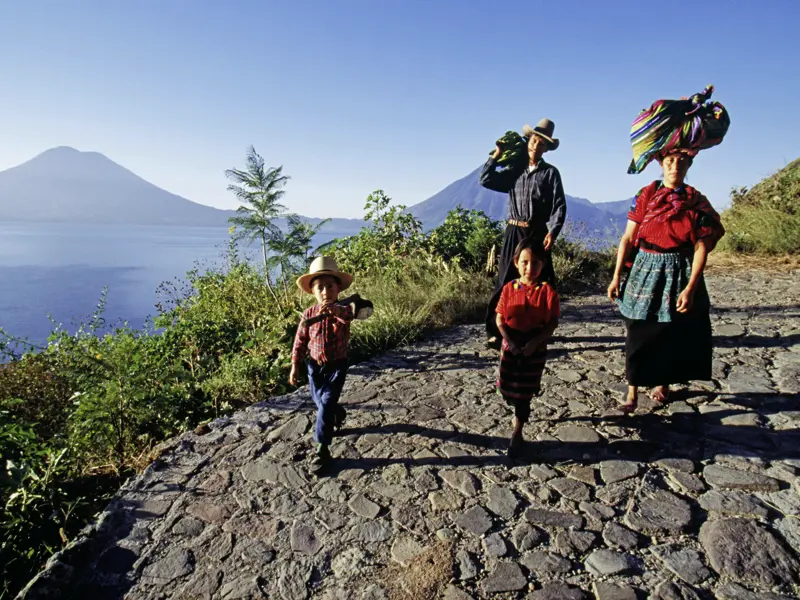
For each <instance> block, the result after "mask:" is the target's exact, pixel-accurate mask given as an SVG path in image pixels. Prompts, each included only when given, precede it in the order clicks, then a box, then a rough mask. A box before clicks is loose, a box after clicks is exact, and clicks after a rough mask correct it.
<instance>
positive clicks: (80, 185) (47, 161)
mask: <svg viewBox="0 0 800 600" xmlns="http://www.w3.org/2000/svg"><path fill="white" fill-rule="evenodd" d="M479 170H480V169H476V170H475V171H473V172H472V173H470V174H469V175H467V176H466V177H463V178H462V179H459V180H458V181H455V182H453V183H451V184H450V185H449V186H447V187H446V188H444V189H443V190H441V191H440V192H438V193H437V194H435V195H433V196H432V197H430V198H428V199H427V200H425V201H424V202H420V203H419V204H416V205H414V206H412V207H410V208H409V212H410V213H411V214H413V215H414V216H415V217H417V218H418V219H420V220H421V221H422V223H423V226H424V227H425V229H432V228H433V227H436V226H437V225H439V224H441V223H442V222H443V221H444V219H445V216H446V215H447V213H448V212H449V211H450V210H452V209H453V208H455V207H456V206H458V205H461V206H463V207H464V208H467V209H473V208H474V209H477V210H482V211H483V212H484V213H486V214H487V215H489V216H490V217H492V218H494V219H499V220H503V219H505V218H506V204H507V202H508V199H507V196H506V194H500V193H497V192H492V191H490V190H487V189H485V188H483V187H481V185H480V184H479V182H478V174H479ZM629 202H630V201H629V200H621V201H618V202H607V203H603V204H592V203H591V202H590V201H589V200H586V199H584V198H574V197H572V196H567V221H568V223H571V225H570V227H569V229H570V230H571V231H572V234H571V235H572V236H573V237H574V236H579V237H583V236H591V237H607V236H609V237H610V236H611V235H617V234H618V232H619V231H620V230H621V228H622V227H624V223H625V213H626V210H627V207H628V205H629ZM233 214H234V211H229V210H220V209H217V208H212V207H210V206H205V205H202V204H198V203H196V202H192V201H191V200H187V199H186V198H183V197H181V196H178V195H176V194H171V193H169V192H167V191H165V190H163V189H161V188H159V187H157V186H155V185H153V184H152V183H149V182H148V181H145V180H144V179H142V178H141V177H139V176H138V175H136V174H134V173H132V172H131V171H129V170H128V169H126V168H124V167H122V166H120V165H118V164H117V163H115V162H114V161H112V160H110V159H109V158H107V157H105V156H104V155H102V154H99V153H97V152H81V151H78V150H75V149H74V148H69V147H66V146H62V147H59V148H53V149H51V150H47V151H46V152H44V153H42V154H40V155H38V156H36V157H35V158H33V159H31V160H29V161H28V162H26V163H23V164H21V165H19V166H17V167H12V168H10V169H7V170H5V171H0V220H3V221H51V222H65V223H109V224H112V223H113V224H131V225H183V226H227V223H228V217H230V216H231V215H233ZM303 218H304V219H305V220H307V221H309V222H311V223H318V222H319V221H320V220H321V219H318V218H313V217H303ZM578 223H582V224H583V226H581V225H578ZM363 225H364V221H363V220H361V219H332V220H331V221H330V222H329V223H327V224H326V225H325V226H324V227H323V229H322V232H323V233H326V234H327V235H328V236H329V237H330V236H331V235H337V236H347V235H353V234H354V233H356V232H358V231H359V230H360V229H361V227H363Z"/></svg>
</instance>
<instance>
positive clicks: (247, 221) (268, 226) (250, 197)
mask: <svg viewBox="0 0 800 600" xmlns="http://www.w3.org/2000/svg"><path fill="white" fill-rule="evenodd" d="M225 176H226V177H227V178H228V179H230V180H231V181H233V182H234V183H232V184H231V185H229V186H228V191H229V192H232V193H233V195H234V196H236V198H237V199H238V200H239V201H240V202H241V203H242V204H241V205H240V206H239V208H237V209H236V215H234V216H233V217H230V218H229V219H228V221H229V222H230V223H231V225H235V226H236V227H237V230H238V231H237V233H238V236H239V238H240V239H246V240H247V241H248V243H252V242H254V241H256V240H258V241H259V242H261V251H262V253H263V257H264V277H265V279H266V282H267V286H268V287H269V289H270V291H271V292H272V296H273V297H274V298H275V300H276V301H277V299H278V298H277V296H276V295H275V290H273V288H272V283H271V281H270V274H269V261H268V258H267V247H268V242H269V240H275V239H278V238H279V237H280V236H282V235H283V232H282V231H281V230H280V229H279V228H278V226H277V225H276V224H275V223H274V221H275V220H276V219H278V218H280V217H282V216H284V214H285V213H286V207H285V206H283V205H282V204H281V203H280V202H279V201H280V199H281V198H282V197H283V195H284V193H285V191H284V190H283V187H284V186H285V185H286V182H287V181H288V180H289V177H288V176H287V175H284V174H283V166H280V167H267V166H265V164H264V159H263V158H262V157H261V156H260V155H259V154H258V153H257V152H256V150H255V148H254V147H253V146H250V147H249V148H248V149H247V164H246V166H245V168H244V170H242V169H228V170H226V171H225Z"/></svg>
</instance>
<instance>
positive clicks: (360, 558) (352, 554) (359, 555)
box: [331, 546, 370, 579]
mask: <svg viewBox="0 0 800 600" xmlns="http://www.w3.org/2000/svg"><path fill="white" fill-rule="evenodd" d="M369 563H370V559H369V554H367V552H366V551H365V550H363V549H361V548H359V547H358V546H351V547H350V548H345V549H344V550H342V551H340V552H339V553H338V554H336V555H335V556H334V557H333V560H331V570H332V571H333V575H334V576H335V577H336V578H337V579H352V578H353V577H357V576H359V575H361V574H362V573H363V572H364V568H365V567H366V566H367V565H368V564H369Z"/></svg>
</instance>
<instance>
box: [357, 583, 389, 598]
mask: <svg viewBox="0 0 800 600" xmlns="http://www.w3.org/2000/svg"><path fill="white" fill-rule="evenodd" d="M360 600H388V596H387V595H386V590H384V589H383V588H382V587H381V586H379V585H375V584H373V585H370V586H368V587H367V589H365V590H364V593H363V594H361V599H360Z"/></svg>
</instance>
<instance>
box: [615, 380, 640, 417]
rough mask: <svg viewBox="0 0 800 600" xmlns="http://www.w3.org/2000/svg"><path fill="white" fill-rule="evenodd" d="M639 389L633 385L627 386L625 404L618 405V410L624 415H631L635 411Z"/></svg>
mask: <svg viewBox="0 0 800 600" xmlns="http://www.w3.org/2000/svg"><path fill="white" fill-rule="evenodd" d="M638 396H639V388H637V387H636V386H633V385H629V386H628V395H627V396H626V398H625V403H624V404H620V405H619V407H618V408H619V410H620V411H621V412H623V413H625V414H626V415H629V414H631V413H632V412H633V411H635V410H636V407H637V405H638Z"/></svg>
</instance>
